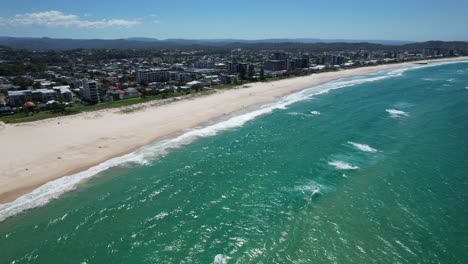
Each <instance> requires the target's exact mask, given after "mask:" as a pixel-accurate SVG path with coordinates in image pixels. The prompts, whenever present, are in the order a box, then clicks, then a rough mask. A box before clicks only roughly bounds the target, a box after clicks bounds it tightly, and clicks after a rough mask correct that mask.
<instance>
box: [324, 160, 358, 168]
mask: <svg viewBox="0 0 468 264" xmlns="http://www.w3.org/2000/svg"><path fill="white" fill-rule="evenodd" d="M328 165H330V166H333V167H335V169H337V170H357V169H359V167H358V166H353V165H351V164H349V163H347V162H344V161H340V160H335V161H330V162H328Z"/></svg>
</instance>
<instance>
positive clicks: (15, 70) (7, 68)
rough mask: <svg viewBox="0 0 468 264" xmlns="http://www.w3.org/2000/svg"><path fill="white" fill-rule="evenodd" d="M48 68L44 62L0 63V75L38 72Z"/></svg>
mask: <svg viewBox="0 0 468 264" xmlns="http://www.w3.org/2000/svg"><path fill="white" fill-rule="evenodd" d="M45 70H46V67H45V66H44V65H42V64H35V63H20V62H16V63H0V76H19V75H24V74H26V73H38V72H43V71H45Z"/></svg>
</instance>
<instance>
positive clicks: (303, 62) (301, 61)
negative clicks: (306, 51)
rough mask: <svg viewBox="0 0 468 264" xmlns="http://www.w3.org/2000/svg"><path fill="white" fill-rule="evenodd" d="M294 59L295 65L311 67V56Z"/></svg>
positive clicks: (297, 66) (303, 67)
mask: <svg viewBox="0 0 468 264" xmlns="http://www.w3.org/2000/svg"><path fill="white" fill-rule="evenodd" d="M292 61H294V66H295V67H296V68H301V69H305V68H309V67H310V62H309V58H307V57H303V58H297V59H294V60H292Z"/></svg>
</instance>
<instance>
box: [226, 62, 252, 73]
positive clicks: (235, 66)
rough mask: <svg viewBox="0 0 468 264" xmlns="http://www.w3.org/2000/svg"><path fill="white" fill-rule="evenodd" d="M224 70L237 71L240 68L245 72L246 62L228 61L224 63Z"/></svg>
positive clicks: (239, 70) (246, 68)
mask: <svg viewBox="0 0 468 264" xmlns="http://www.w3.org/2000/svg"><path fill="white" fill-rule="evenodd" d="M226 70H227V71H228V72H229V73H239V72H241V71H242V70H244V72H247V70H248V65H247V63H236V62H228V63H227V65H226Z"/></svg>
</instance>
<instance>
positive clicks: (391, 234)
mask: <svg viewBox="0 0 468 264" xmlns="http://www.w3.org/2000/svg"><path fill="white" fill-rule="evenodd" d="M467 65H468V64H467V63H459V64H447V65H441V66H437V67H421V68H420V69H415V70H409V71H405V70H394V71H386V72H381V73H378V74H371V75H367V76H359V77H354V78H349V79H345V80H340V81H337V82H334V83H331V84H326V85H323V86H320V87H318V88H313V89H310V90H306V91H304V92H301V93H298V94H295V95H292V96H290V97H288V98H285V99H284V100H282V101H281V102H278V103H275V104H272V105H269V106H266V107H264V108H262V109H260V110H257V111H254V112H251V113H246V114H243V115H241V116H238V117H233V119H230V120H226V121H225V122H222V123H219V124H215V125H213V126H210V127H207V128H202V129H200V130H195V131H192V132H190V133H188V134H185V135H184V136H182V137H179V138H178V139H175V140H172V141H166V142H163V143H160V144H156V145H153V146H148V147H146V148H144V149H142V150H140V151H138V152H136V153H133V154H130V155H127V156H125V157H122V158H119V159H115V160H113V161H110V162H108V163H106V164H103V165H102V166H101V167H99V168H94V169H93V170H94V171H93V170H92V171H88V172H84V173H82V174H79V175H74V176H71V177H70V178H68V179H67V181H68V183H69V182H73V184H68V185H67V183H65V180H62V182H60V181H59V182H55V183H51V185H50V186H48V187H47V188H44V189H42V191H40V192H38V193H36V194H32V195H30V196H29V197H26V198H24V199H23V200H20V201H17V202H16V204H9V205H3V207H0V215H1V216H3V217H6V216H9V214H14V213H16V212H19V211H22V210H23V209H27V208H30V207H34V206H36V205H38V204H45V203H46V204H45V205H44V206H43V207H40V208H35V209H32V210H29V211H25V212H22V213H20V214H18V215H16V216H14V217H10V218H8V219H6V220H5V221H4V222H2V223H0V263H10V262H13V261H14V262H15V263H63V262H70V263H102V262H110V261H114V262H118V263H129V262H130V263H142V262H143V263H213V262H214V261H215V259H216V262H218V263H223V262H228V263H291V262H292V263H311V262H314V263H464V262H465V261H466V259H467V258H468V255H467V250H466V249H467V247H468V241H467V240H468V234H467V231H466V230H467V227H466V223H465V222H466V219H467V217H468V208H467V204H466V197H467V196H466V193H467V192H466V190H467V176H468V162H467V157H468V137H467V131H468V111H467V110H468V109H467V107H468V90H467V89H466V88H465V87H467V85H468V70H466V68H467ZM337 88H342V89H337ZM116 164H117V166H115V165H116ZM96 172H99V174H98V175H97V176H96V177H94V178H92V179H91V180H89V181H87V182H85V183H81V184H79V188H78V189H77V190H75V191H72V192H68V193H66V194H64V195H63V196H62V197H60V198H59V199H57V200H53V201H51V202H50V203H47V202H48V201H49V200H50V199H51V197H54V196H58V195H60V194H62V193H63V192H64V191H67V190H69V189H72V188H74V187H75V186H76V184H77V183H78V182H80V180H81V179H82V178H86V177H88V176H92V175H94V174H95V173H96ZM64 186H66V187H64Z"/></svg>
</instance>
